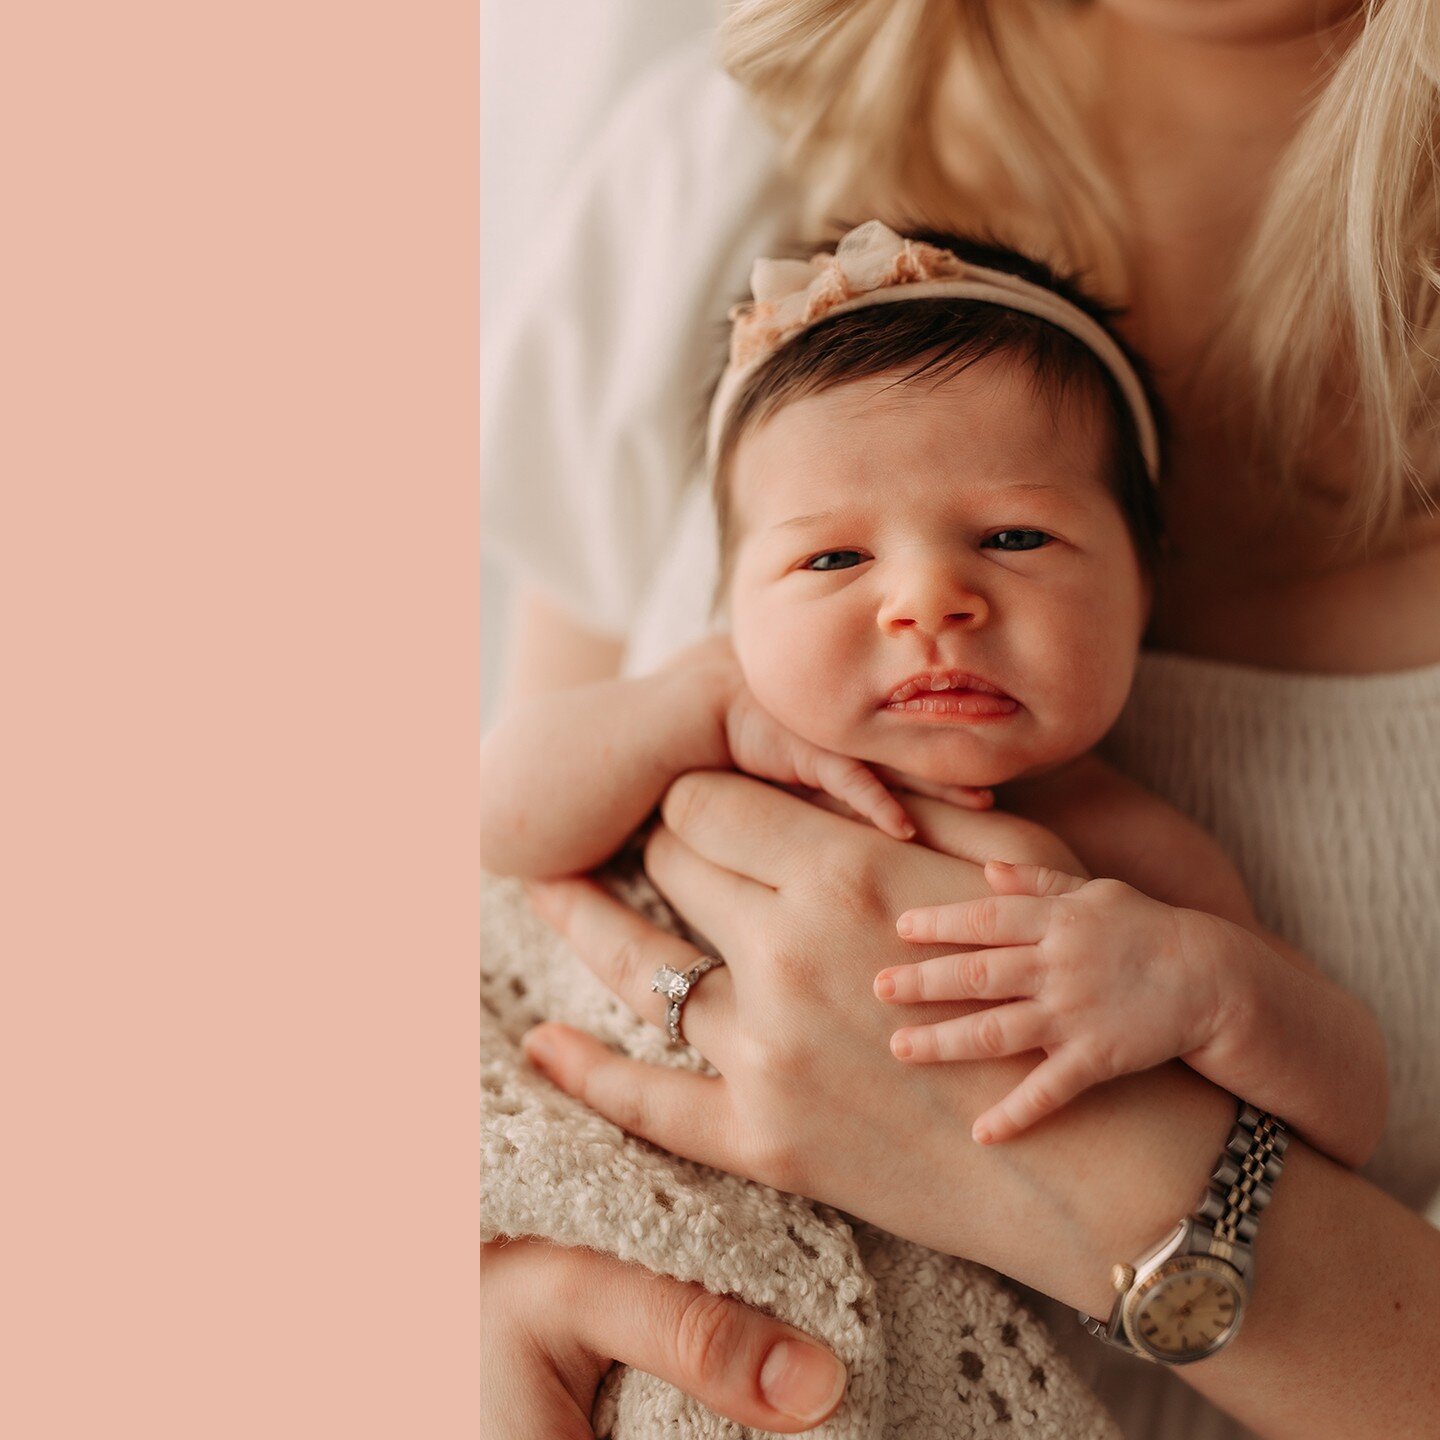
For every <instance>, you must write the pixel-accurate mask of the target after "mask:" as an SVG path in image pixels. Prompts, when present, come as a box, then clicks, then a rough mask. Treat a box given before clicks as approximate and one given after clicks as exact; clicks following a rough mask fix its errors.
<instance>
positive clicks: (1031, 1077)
mask: <svg viewBox="0 0 1440 1440" xmlns="http://www.w3.org/2000/svg"><path fill="white" fill-rule="evenodd" d="M1099 1078H1101V1077H1100V1076H1098V1075H1096V1073H1095V1071H1094V1069H1093V1067H1092V1066H1091V1065H1089V1064H1088V1063H1087V1062H1086V1061H1085V1060H1084V1059H1083V1058H1082V1057H1081V1056H1080V1055H1077V1053H1076V1049H1075V1046H1073V1045H1066V1046H1064V1047H1062V1048H1061V1049H1059V1050H1057V1051H1056V1052H1055V1053H1054V1054H1053V1055H1051V1056H1049V1057H1048V1058H1047V1059H1045V1060H1042V1061H1041V1062H1040V1064H1038V1065H1037V1066H1036V1067H1035V1068H1034V1069H1033V1070H1032V1071H1031V1072H1030V1073H1029V1074H1028V1075H1027V1076H1026V1077H1025V1078H1024V1079H1023V1080H1022V1081H1021V1082H1020V1083H1019V1084H1018V1085H1017V1086H1016V1087H1015V1088H1014V1089H1013V1090H1012V1091H1011V1092H1010V1093H1009V1094H1008V1095H1007V1096H1006V1097H1005V1098H1004V1099H1003V1100H1002V1101H1000V1103H999V1104H998V1105H992V1106H991V1107H990V1109H988V1110H987V1111H986V1112H985V1113H984V1114H983V1115H982V1116H981V1117H980V1118H979V1119H978V1120H977V1121H976V1122H975V1125H974V1128H973V1129H972V1130H971V1132H970V1133H971V1136H972V1137H973V1138H974V1139H975V1140H977V1141H979V1143H980V1144H981V1145H995V1144H998V1143H999V1142H1000V1141H1002V1140H1009V1139H1012V1138H1013V1137H1014V1136H1016V1135H1018V1134H1019V1133H1020V1132H1021V1131H1022V1130H1028V1129H1029V1128H1030V1126H1032V1125H1033V1124H1034V1123H1035V1122H1036V1121H1037V1120H1041V1119H1043V1118H1044V1117H1045V1116H1046V1115H1050V1114H1053V1113H1054V1112H1055V1111H1056V1110H1058V1109H1059V1108H1060V1107H1061V1106H1062V1105H1065V1104H1068V1103H1069V1101H1071V1100H1073V1099H1074V1098H1075V1097H1076V1096H1077V1095H1079V1094H1081V1093H1082V1092H1083V1091H1085V1090H1088V1089H1089V1088H1090V1087H1091V1085H1093V1084H1094V1083H1095V1082H1096V1080H1097V1079H1099Z"/></svg>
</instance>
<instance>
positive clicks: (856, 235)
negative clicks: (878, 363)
mask: <svg viewBox="0 0 1440 1440" xmlns="http://www.w3.org/2000/svg"><path fill="white" fill-rule="evenodd" d="M750 289H751V292H752V294H753V295H754V297H755V298H754V301H753V302H751V303H750V304H745V305H737V306H735V308H734V309H733V310H731V312H730V319H731V321H732V322H733V325H732V328H731V331H730V363H729V364H728V365H727V366H726V367H725V373H724V374H723V375H722V376H721V377H720V384H719V386H718V387H717V388H716V391H715V399H714V401H713V402H712V403H711V406H710V424H709V428H708V431H707V434H706V445H705V456H706V462H707V464H708V466H709V468H710V470H711V471H712V472H713V471H714V468H715V462H716V460H717V458H718V454H719V449H720V437H721V434H722V433H723V431H724V429H725V421H726V419H727V418H728V416H729V414H730V409H731V407H732V406H733V405H734V403H735V401H736V399H737V398H738V397H739V394H740V391H741V389H742V388H743V387H744V385H745V382H746V381H747V380H748V379H749V378H750V377H751V376H752V375H753V374H754V373H755V371H756V370H758V369H759V368H760V366H761V365H763V364H764V363H765V361H766V360H768V359H769V358H770V356H771V355H773V354H774V353H775V352H776V351H777V350H778V349H779V348H780V347H781V346H782V345H785V344H788V343H789V341H791V340H793V339H794V338H795V336H797V335H799V334H800V333H801V332H802V331H804V330H808V329H810V327H811V326H812V325H815V324H817V323H818V322H819V321H821V320H825V319H828V318H829V317H830V316H831V315H844V314H847V313H848V312H849V311H851V310H864V309H865V308H866V307H867V306H870V305H888V304H891V303H894V302H896V301H901V300H932V299H933V300H979V301H982V302H984V303H986V304H989V305H1000V306H1003V307H1004V308H1005V309H1007V310H1019V311H1023V312H1024V313H1025V314H1027V315H1035V316H1038V317H1039V318H1040V319H1041V320H1044V321H1046V322H1047V323H1048V324H1050V325H1054V326H1055V327H1056V329H1059V330H1064V331H1066V332H1067V333H1068V334H1070V335H1073V336H1074V337H1075V338H1076V339H1077V340H1079V341H1080V343H1081V344H1082V345H1084V346H1085V347H1086V349H1088V350H1089V351H1090V352H1091V353H1092V354H1093V355H1094V356H1095V358H1096V359H1097V360H1099V361H1100V363H1101V364H1102V365H1104V367H1105V368H1106V369H1107V370H1108V371H1109V372H1110V374H1111V376H1113V377H1114V380H1115V383H1116V385H1118V386H1119V387H1120V393H1121V395H1123V396H1124V397H1125V402H1126V404H1128V405H1129V407H1130V413H1131V415H1132V416H1133V417H1134V420H1135V433H1136V436H1137V437H1138V439H1139V441H1140V453H1141V454H1142V455H1143V456H1144V459H1145V469H1146V472H1147V473H1148V475H1149V476H1150V480H1151V482H1152V483H1154V482H1155V481H1157V480H1158V478H1159V474H1160V440H1159V436H1158V435H1157V433H1156V430H1155V418H1154V416H1153V415H1152V414H1151V413H1150V404H1149V402H1148V401H1147V400H1146V398H1145V390H1144V387H1143V386H1142V385H1141V384H1140V377H1139V376H1138V375H1136V373H1135V369H1134V367H1133V366H1132V365H1131V364H1130V362H1129V361H1128V360H1127V359H1126V358H1125V352H1124V351H1123V350H1121V349H1120V347H1119V346H1118V345H1117V344H1116V343H1115V342H1114V340H1112V339H1111V338H1110V336H1109V335H1107V334H1106V333H1105V330H1104V328H1103V327H1102V326H1100V325H1098V324H1097V323H1096V322H1095V321H1094V320H1092V319H1091V318H1090V317H1089V316H1088V315H1087V314H1086V313H1085V312H1084V311H1083V310H1080V309H1078V308H1077V307H1076V306H1074V305H1072V304H1071V303H1070V302H1069V301H1068V300H1066V299H1064V298H1063V297H1062V296H1060V295H1057V294H1056V293H1055V292H1054V291H1053V290H1046V289H1045V288H1044V287H1043V286H1041V285H1034V284H1032V283H1031V282H1030V281H1028V280H1022V279H1020V277H1019V276H1018V275H1008V274H1006V273H1005V272H1004V271H1002V270H987V269H986V268H985V267H984V266H981V265H971V264H970V263H969V262H968V261H965V260H962V259H960V257H959V256H958V255H952V254H951V253H950V252H949V251H948V250H941V249H939V248H938V247H936V246H934V245H927V244H925V243H924V242H923V241H919V240H906V239H905V238H904V237H903V236H900V235H897V234H896V233H895V232H894V231H893V230H891V229H890V227H889V226H888V225H883V224H881V222H880V221H879V220H871V221H868V222H867V223H866V224H864V225H860V226H858V227H857V228H856V229H854V230H852V231H850V233H849V234H848V235H846V236H845V237H844V238H843V239H842V240H841V241H840V243H839V244H838V245H837V246H836V247H835V253H834V254H833V255H830V254H825V253H821V254H819V255H815V256H812V257H811V259H810V260H809V261H808V262H807V261H805V260H763V259H762V260H757V261H756V262H755V264H754V267H753V268H752V270H751V272H750Z"/></svg>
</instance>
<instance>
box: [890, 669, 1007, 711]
mask: <svg viewBox="0 0 1440 1440" xmlns="http://www.w3.org/2000/svg"><path fill="white" fill-rule="evenodd" d="M944 694H960V695H964V694H973V695H997V696H999V697H1000V698H1001V699H1003V700H1013V699H1014V698H1015V697H1014V696H1013V695H1008V694H1006V692H1005V691H1004V690H1002V689H1001V688H1000V687H999V686H998V685H995V684H992V683H991V682H990V681H989V680H986V679H984V678H983V677H981V676H979V675H973V674H971V673H970V672H969V671H968V670H925V671H921V672H920V673H918V674H915V675H911V676H910V677H909V678H908V679H906V680H902V681H901V682H900V684H899V685H897V686H896V687H895V688H894V689H893V690H892V691H891V692H890V693H889V694H888V695H886V696H885V698H884V699H883V700H881V702H880V704H881V705H882V707H883V706H886V705H903V704H904V703H905V702H906V701H907V700H913V699H915V698H916V697H917V696H920V695H944Z"/></svg>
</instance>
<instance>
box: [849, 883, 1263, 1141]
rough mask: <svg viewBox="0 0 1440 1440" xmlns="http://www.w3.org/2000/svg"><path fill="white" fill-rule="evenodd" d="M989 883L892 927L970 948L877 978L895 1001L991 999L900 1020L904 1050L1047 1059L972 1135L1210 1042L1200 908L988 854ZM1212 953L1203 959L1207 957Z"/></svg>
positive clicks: (1215, 983)
mask: <svg viewBox="0 0 1440 1440" xmlns="http://www.w3.org/2000/svg"><path fill="white" fill-rule="evenodd" d="M985 879H986V880H987V881H988V882H989V885H990V888H991V889H992V890H993V891H994V892H995V893H994V894H993V895H989V896H984V897H982V898H981V899H979V900H971V901H968V902H966V903H964V904H959V905H934V906H927V907H926V908H924V909H918V910H907V911H906V912H905V913H904V914H903V915H901V916H900V918H899V920H898V921H897V923H896V929H897V930H898V932H899V934H900V935H901V936H902V937H903V938H904V939H906V940H909V941H912V942H914V943H916V944H921V945H934V944H936V943H941V944H957V945H966V946H971V947H979V948H971V949H968V950H966V951H964V952H962V953H958V954H954V955H941V956H939V957H937V958H935V959H930V960H921V961H919V962H918V963H916V964H913V965H900V966H893V967H891V968H890V969H888V970H882V971H881V972H880V974H879V975H877V976H876V977H875V994H876V995H877V996H878V997H879V998H880V999H881V1000H885V1001H888V1002H891V1003H893V1004H905V1005H914V1004H923V1003H926V1002H928V1001H932V1000H990V1001H996V1002H1000V1003H997V1004H994V1005H992V1006H990V1007H989V1008H988V1009H985V1010H982V1011H979V1012H977V1013H975V1014H973V1015H967V1016H964V1017H963V1018H961V1019H956V1020H941V1021H938V1022H936V1023H934V1024H931V1025H911V1026H906V1027H905V1028H903V1029H900V1030H897V1031H896V1032H895V1033H894V1035H893V1036H891V1040H890V1048H891V1050H892V1051H893V1052H894V1054H895V1055H896V1057H897V1058H899V1059H901V1060H907V1061H911V1062H920V1063H924V1062H931V1061H937V1060H988V1059H993V1058H995V1057H998V1056H1002V1055H1018V1054H1021V1053H1023V1052H1025V1051H1028V1050H1039V1051H1043V1052H1044V1056H1045V1058H1044V1059H1043V1060H1042V1061H1041V1062H1040V1063H1039V1064H1038V1065H1036V1066H1035V1068H1034V1069H1033V1070H1032V1071H1031V1072H1030V1074H1029V1075H1028V1076H1026V1078H1025V1079H1024V1080H1023V1081H1022V1082H1021V1083H1020V1084H1019V1085H1018V1086H1016V1088H1015V1089H1014V1090H1012V1091H1011V1092H1010V1094H1008V1095H1007V1096H1006V1097H1005V1098H1004V1099H1003V1100H1001V1101H1000V1102H999V1103H998V1104H997V1105H994V1106H992V1107H991V1108H990V1109H989V1110H987V1111H986V1112H985V1113H984V1114H983V1115H981V1116H980V1118H979V1119H978V1120H976V1122H975V1126H974V1129H973V1131H972V1134H973V1136H974V1138H975V1139H976V1140H977V1141H979V1142H980V1143H981V1144H991V1143H994V1142H997V1141H1000V1140H1008V1139H1010V1138H1012V1137H1013V1136H1015V1135H1018V1134H1019V1133H1020V1132H1021V1131H1022V1130H1025V1129H1026V1128H1027V1127H1029V1126H1031V1125H1033V1124H1034V1123H1035V1122H1036V1121H1037V1120H1039V1119H1040V1118H1041V1117H1042V1116H1045V1115H1048V1114H1050V1113H1051V1112H1053V1111H1055V1110H1057V1109H1059V1108H1060V1106H1062V1105H1064V1104H1065V1103H1066V1102H1067V1101H1069V1100H1072V1099H1074V1097H1075V1096H1076V1095H1078V1094H1080V1093H1081V1092H1082V1091H1084V1090H1087V1089H1089V1087H1090V1086H1092V1085H1095V1084H1098V1083H1099V1082H1101V1081H1103V1080H1110V1079H1113V1078H1114V1077H1115V1076H1117V1075H1126V1074H1129V1073H1131V1072H1132V1071H1136V1070H1145V1069H1148V1068H1149V1067H1150V1066H1152V1065H1158V1064H1160V1063H1162V1062H1163V1061H1165V1060H1171V1059H1174V1058H1175V1057H1176V1056H1179V1057H1181V1058H1184V1057H1185V1056H1187V1055H1189V1054H1191V1053H1192V1052H1194V1051H1197V1050H1199V1049H1201V1048H1202V1047H1204V1046H1205V1045H1207V1044H1209V1043H1211V1041H1212V1040H1213V1039H1214V1037H1215V1035H1216V1032H1217V1029H1218V1027H1219V1025H1220V1018H1221V1012H1222V1005H1221V1001H1222V998H1223V997H1222V996H1221V994H1220V993H1219V992H1220V985H1219V979H1218V971H1217V969H1216V967H1215V965H1214V963H1213V956H1214V955H1215V953H1216V949H1215V940H1216V937H1215V936H1214V935H1213V934H1210V933H1208V932H1210V931H1212V930H1213V929H1215V928H1216V927H1218V928H1220V929H1222V930H1227V931H1228V930H1231V929H1234V928H1235V927H1233V926H1230V925H1229V924H1228V922H1226V921H1224V920H1219V919H1217V918H1216V917H1214V916H1212V915H1203V914H1201V913H1200V912H1199V911H1196V910H1180V909H1177V908H1176V907H1174V906H1172V905H1165V904H1162V903H1161V902H1160V901H1158V900H1152V899H1151V898H1150V897H1149V896H1148V895H1143V894H1141V893H1140V891H1138V890H1135V889H1132V888H1131V887H1130V886H1129V885H1125V884H1123V883H1121V882H1120V881H1119V880H1081V879H1079V878H1078V877H1077V876H1074V875H1066V874H1063V873H1062V872H1060V871H1058V870H1050V869H1047V868H1045V867H1044V866H1039V865H1009V864H1005V863H1003V862H1001V861H991V862H990V863H989V864H987V865H986V866H985ZM1207 957H1208V958H1207Z"/></svg>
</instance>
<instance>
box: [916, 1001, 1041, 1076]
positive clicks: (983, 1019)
mask: <svg viewBox="0 0 1440 1440" xmlns="http://www.w3.org/2000/svg"><path fill="white" fill-rule="evenodd" d="M1049 1024H1050V1022H1049V1017H1048V1016H1047V1015H1046V1013H1045V1009H1044V1007H1043V1006H1041V1005H1038V1004H1036V1003H1035V1002H1034V1001H1032V1000H1021V1001H1017V1002H1016V1003H1015V1004H1013V1005H996V1006H994V1007H993V1008H992V1009H989V1010H982V1011H981V1012H980V1014H978V1015H965V1016H963V1017H961V1018H960V1019H958V1020H941V1021H939V1022H937V1023H936V1024H934V1025H912V1026H909V1027H907V1028H906V1029H904V1030H897V1031H896V1032H895V1033H894V1034H893V1035H892V1036H891V1037H890V1053H891V1054H892V1055H894V1056H895V1058H896V1059H897V1060H909V1061H911V1062H913V1063H916V1064H921V1065H925V1064H933V1063H935V1062H936V1061H946V1060H994V1059H997V1058H999V1057H1000V1056H1002V1055H1019V1054H1020V1053H1021V1052H1022V1051H1025V1050H1035V1049H1037V1048H1039V1047H1040V1046H1041V1045H1043V1044H1045V1041H1046V1038H1047V1037H1048V1035H1049Z"/></svg>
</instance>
